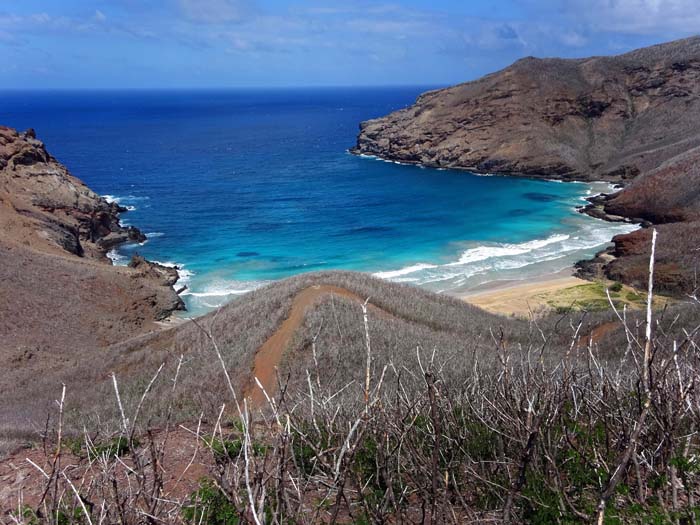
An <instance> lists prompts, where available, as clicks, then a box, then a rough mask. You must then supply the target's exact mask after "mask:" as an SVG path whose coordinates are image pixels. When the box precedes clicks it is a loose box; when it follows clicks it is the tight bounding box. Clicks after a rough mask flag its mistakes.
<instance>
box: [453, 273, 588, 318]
mask: <svg viewBox="0 0 700 525" xmlns="http://www.w3.org/2000/svg"><path fill="white" fill-rule="evenodd" d="M585 284H590V283H589V281H585V280H583V279H579V278H578V277H574V276H573V269H566V270H563V271H561V272H557V273H553V274H549V275H544V276H541V277H536V278H533V279H526V280H503V281H492V282H490V283H485V284H484V285H481V286H479V287H477V288H475V289H473V290H469V291H467V292H463V293H461V294H459V295H458V297H459V298H460V299H463V300H464V301H466V302H468V303H470V304H473V305H475V306H479V307H480V308H483V309H485V310H488V311H489V312H493V313H498V314H503V315H515V316H518V317H528V316H529V315H530V313H531V312H532V313H535V314H536V313H538V312H541V311H543V309H549V308H550V305H549V304H548V303H549V301H551V299H552V298H553V297H554V296H556V295H557V293H559V292H561V291H562V290H566V289H568V288H572V287H574V286H580V285H585Z"/></svg>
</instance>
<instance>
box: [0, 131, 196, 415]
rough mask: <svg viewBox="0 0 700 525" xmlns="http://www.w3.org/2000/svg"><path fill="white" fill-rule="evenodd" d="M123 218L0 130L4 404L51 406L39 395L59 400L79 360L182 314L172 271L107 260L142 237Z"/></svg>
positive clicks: (17, 136) (30, 143) (27, 140)
mask: <svg viewBox="0 0 700 525" xmlns="http://www.w3.org/2000/svg"><path fill="white" fill-rule="evenodd" d="M125 211H126V210H125V209H124V208H122V207H120V206H119V205H117V204H115V203H110V202H107V201H106V200H105V199H104V198H103V197H101V196H99V195H97V194H96V193H95V192H94V191H92V190H90V189H89V188H88V187H87V186H86V185H85V184H84V183H83V182H81V181H80V180H78V179H77V178H76V177H74V176H72V175H71V174H70V173H69V171H68V170H67V169H66V167H65V166H63V165H62V164H61V163H59V162H58V161H57V160H56V159H55V158H53V157H52V156H51V155H50V154H49V153H48V152H47V150H46V148H45V147H44V144H43V143H42V142H41V141H39V140H37V139H36V137H35V133H34V131H33V130H28V131H26V132H23V133H21V132H18V131H16V130H14V129H11V128H7V127H0V299H1V300H0V361H1V362H2V363H3V364H4V370H5V374H3V377H2V378H0V396H2V397H3V399H4V400H5V401H6V402H5V403H3V404H2V405H3V406H5V407H11V406H12V403H11V399H12V398H13V396H14V395H15V394H18V395H19V393H22V392H23V391H26V388H27V387H28V386H29V385H31V386H32V388H34V389H35V391H36V396H34V397H35V399H36V402H37V403H42V402H46V399H47V398H46V397H45V396H43V395H42V391H43V390H44V389H46V392H47V393H48V392H49V391H50V395H51V396H55V388H56V385H60V383H61V381H64V380H65V377H67V376H68V375H69V374H70V373H71V370H72V369H73V368H74V366H75V364H76V363H77V362H79V361H82V360H84V359H88V360H90V361H92V360H95V359H101V357H100V356H101V352H102V350H103V349H104V348H106V347H107V346H109V345H112V344H114V343H117V342H119V341H122V340H124V339H127V338H130V337H134V336H137V335H139V334H145V333H148V332H152V331H154V330H157V329H159V323H158V322H159V321H162V320H164V319H166V318H167V317H168V316H170V314H171V313H172V312H173V311H175V310H181V309H184V303H183V302H182V300H181V299H180V297H179V296H178V295H177V293H176V292H175V291H174V289H173V285H174V284H175V283H176V281H177V277H178V276H177V272H176V271H175V270H174V269H172V268H166V267H163V266H161V265H158V264H155V263H150V262H148V261H145V260H143V259H142V258H135V259H134V260H133V261H132V264H131V267H121V266H113V265H112V262H111V261H110V259H109V258H108V257H107V256H106V254H107V252H108V251H109V250H110V249H112V248H114V247H116V246H118V245H119V244H122V243H125V242H142V241H144V240H145V239H146V238H145V236H144V235H143V234H142V233H141V232H140V231H139V230H138V229H137V228H134V227H124V226H122V225H121V224H120V222H119V215H120V214H121V213H123V212H125ZM47 371H50V373H47ZM22 395H23V394H22ZM6 416H7V414H4V413H3V411H2V410H0V420H2V419H4V418H5V417H6Z"/></svg>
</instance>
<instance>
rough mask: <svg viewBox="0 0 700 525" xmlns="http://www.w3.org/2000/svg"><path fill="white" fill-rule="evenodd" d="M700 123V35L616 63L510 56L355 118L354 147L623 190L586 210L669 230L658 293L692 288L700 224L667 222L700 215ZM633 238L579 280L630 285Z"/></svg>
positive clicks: (358, 150) (412, 159)
mask: <svg viewBox="0 0 700 525" xmlns="http://www.w3.org/2000/svg"><path fill="white" fill-rule="evenodd" d="M698 122H700V37H693V38H687V39H684V40H678V41H675V42H670V43H667V44H661V45H657V46H652V47H648V48H644V49H639V50H636V51H632V52H630V53H625V54H623V55H619V56H611V57H591V58H584V59H573V60H565V59H551V58H548V59H538V58H533V57H528V58H524V59H522V60H518V61H517V62H515V63H514V64H513V65H511V66H509V67H507V68H505V69H503V70H501V71H499V72H496V73H493V74H490V75H487V76H485V77H483V78H481V79H479V80H476V81H473V82H467V83H465V84H460V85H458V86H454V87H451V88H447V89H442V90H438V91H432V92H428V93H425V94H424V95H422V96H421V97H419V98H418V100H417V101H416V103H415V104H414V105H413V106H410V107H408V108H406V109H402V110H400V111H397V112H395V113H392V114H390V115H388V116H386V117H382V118H378V119H375V120H370V121H367V122H364V123H362V125H361V131H360V134H359V136H358V139H357V145H356V146H355V147H354V148H353V149H352V151H353V152H354V153H357V154H366V155H375V156H378V157H381V158H384V159H390V160H396V161H401V162H407V163H416V164H421V165H426V166H436V167H446V168H459V169H467V170H473V171H478V172H496V173H504V174H511V175H525V176H531V177H545V178H555V179H561V180H608V181H611V182H616V183H621V184H624V185H626V186H628V187H627V188H626V189H625V190H624V191H622V192H620V193H619V194H616V195H615V196H613V197H610V198H603V199H599V200H598V201H597V202H596V206H594V207H592V209H591V212H592V214H598V215H602V216H606V215H608V214H609V215H617V216H621V217H625V218H628V219H643V220H646V221H650V222H654V223H665V224H669V226H667V227H665V228H663V233H664V236H669V237H670V238H672V239H673V242H674V243H676V244H675V249H674V250H665V251H663V253H662V254H661V255H662V258H663V259H664V261H665V262H664V264H663V265H662V266H663V269H662V272H664V273H665V276H666V278H665V279H664V282H666V283H667V284H668V286H667V287H666V288H665V291H666V292H669V293H675V294H678V295H684V294H687V293H692V291H693V290H694V285H689V284H688V283H690V282H691V280H692V279H691V276H692V274H693V273H694V268H693V267H690V266H688V264H687V262H688V256H689V254H690V253H691V252H694V251H695V249H696V248H697V242H696V241H697V240H698V237H697V233H696V232H697V230H698V227H697V226H687V225H686V226H683V227H678V228H680V229H678V230H676V226H670V224H675V225H677V224H678V223H680V222H686V221H694V220H696V219H697V217H698V212H699V210H700V207H699V206H700V199H699V197H698V191H700V190H699V189H698V188H700V178H699V177H700V176H699V175H698V169H697V165H698V164H697V160H698V157H699V156H700V154H699V153H698V147H700V126H698ZM594 208H598V209H594ZM641 237H644V239H645V240H646V236H645V234H636V236H635V235H632V236H620V237H618V238H617V239H616V242H617V241H620V242H619V243H618V245H617V247H616V248H615V249H614V250H612V251H611V253H612V254H614V255H615V256H620V257H621V259H620V260H618V261H616V263H615V264H614V266H613V267H609V266H608V265H607V261H608V260H609V258H608V259H601V260H603V261H604V262H603V264H598V265H597V266H596V268H595V269H594V268H593V267H591V266H590V265H589V266H588V268H587V273H588V274H590V273H598V272H603V273H605V274H607V276H608V277H615V278H617V279H622V280H624V281H626V282H629V283H630V284H634V285H639V284H640V283H639V282H638V280H637V277H636V276H637V275H638V274H639V273H640V270H641V268H640V267H639V266H638V264H637V263H636V262H635V260H633V259H627V258H626V257H625V255H626V251H625V250H624V249H623V248H622V247H621V245H620V243H623V242H627V243H629V242H633V241H634V240H635V239H638V238H641ZM668 242H671V240H670V239H668ZM644 246H645V247H644V248H643V250H647V249H648V243H646V244H645V245H644ZM647 254H648V252H644V253H643V255H647ZM678 255H683V260H680V259H679V258H678V257H677V256H678ZM601 260H599V262H600V261H601ZM668 272H671V273H668ZM584 273H586V272H584ZM674 275H676V277H677V278H675V277H674Z"/></svg>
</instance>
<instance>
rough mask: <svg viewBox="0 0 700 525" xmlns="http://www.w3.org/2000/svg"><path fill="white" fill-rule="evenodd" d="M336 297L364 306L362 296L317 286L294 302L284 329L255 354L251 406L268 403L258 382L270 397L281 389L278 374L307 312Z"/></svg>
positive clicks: (247, 393)
mask: <svg viewBox="0 0 700 525" xmlns="http://www.w3.org/2000/svg"><path fill="white" fill-rule="evenodd" d="M328 294H335V295H339V296H341V297H346V298H348V299H352V300H354V301H358V302H363V299H361V298H360V297H359V296H358V295H356V294H354V293H353V292H351V291H349V290H346V289H345V288H340V287H337V286H328V285H323V286H321V285H316V286H312V287H310V288H306V289H305V290H302V291H301V292H299V294H298V295H297V296H296V297H295V298H294V302H293V303H292V308H291V310H290V312H289V317H287V319H285V321H284V322H283V323H282V324H281V325H280V327H279V328H278V329H277V331H276V332H275V333H274V334H273V335H272V336H271V337H270V338H269V339H268V340H267V341H265V343H263V345H262V346H261V347H260V348H258V350H257V351H256V352H255V360H254V362H253V369H252V371H251V378H250V380H249V382H248V385H247V386H246V387H245V389H244V391H243V395H244V397H246V398H248V401H249V403H250V404H251V406H262V405H264V404H265V403H266V400H265V394H264V393H263V391H262V389H261V388H260V386H258V385H257V384H256V382H255V378H257V379H258V381H259V382H260V384H261V385H262V386H263V388H264V389H265V392H267V394H268V395H269V396H272V395H273V394H274V392H275V391H276V389H277V377H276V372H277V368H278V367H279V364H280V362H281V361H282V357H283V356H284V352H285V350H286V348H287V347H288V346H289V343H290V342H291V340H292V338H293V337H294V334H295V333H296V331H297V330H298V329H299V327H300V326H301V323H302V322H303V321H304V315H305V313H306V309H307V308H308V307H309V306H311V305H313V304H314V303H315V302H316V301H317V300H318V299H319V298H321V297H323V296H324V295H328Z"/></svg>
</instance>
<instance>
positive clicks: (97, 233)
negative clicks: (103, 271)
mask: <svg viewBox="0 0 700 525" xmlns="http://www.w3.org/2000/svg"><path fill="white" fill-rule="evenodd" d="M0 174H1V177H0V205H1V209H0V214H1V215H0V220H2V223H3V236H4V237H11V238H14V239H15V240H17V241H19V242H21V243H22V244H25V245H29V246H32V247H35V248H39V249H43V250H46V251H52V252H55V251H56V249H58V250H59V253H60V252H62V251H66V252H68V253H71V254H73V255H77V256H81V257H82V256H87V257H91V258H96V259H100V258H104V255H105V253H106V252H107V251H108V250H109V249H110V248H112V247H114V246H116V245H118V244H121V243H124V242H127V241H131V242H141V241H144V240H145V239H146V237H145V236H144V235H143V234H142V233H141V232H140V231H139V230H138V229H136V228H133V227H123V226H121V225H120V224H119V214H120V213H122V212H124V211H126V209H125V208H122V207H120V206H119V205H117V204H115V203H109V202H107V201H106V200H105V199H104V198H102V197H100V196H99V195H97V194H96V193H95V192H94V191H92V190H91V189H90V188H88V187H87V186H86V185H85V184H83V182H81V181H80V180H78V179H77V178H75V177H73V176H72V175H71V174H70V173H69V172H68V170H67V169H66V168H65V166H63V165H62V164H60V163H59V162H58V161H57V160H56V159H54V158H53V157H52V156H51V155H50V154H49V153H48V152H47V151H46V148H45V146H44V144H43V143H42V142H41V141H39V140H37V139H36V136H35V133H34V131H33V130H28V131H26V132H24V133H19V132H17V131H16V130H14V129H11V128H7V127H2V126H0Z"/></svg>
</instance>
